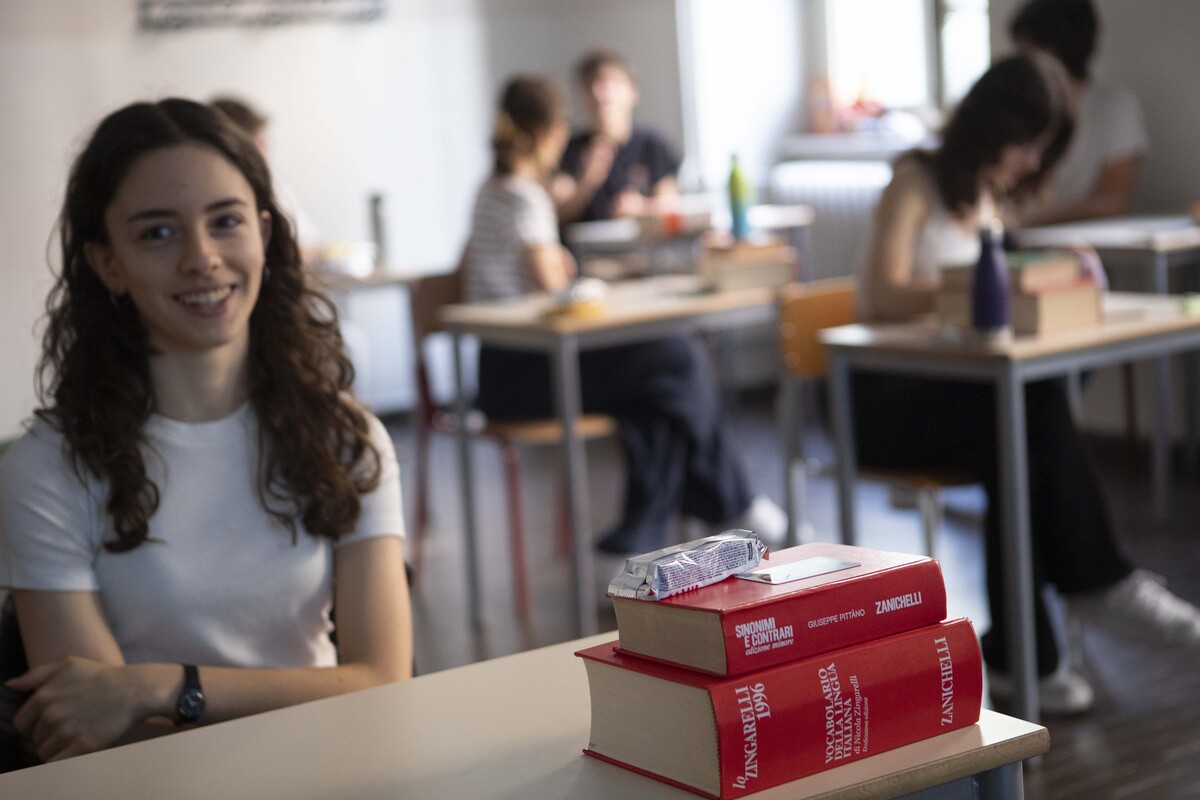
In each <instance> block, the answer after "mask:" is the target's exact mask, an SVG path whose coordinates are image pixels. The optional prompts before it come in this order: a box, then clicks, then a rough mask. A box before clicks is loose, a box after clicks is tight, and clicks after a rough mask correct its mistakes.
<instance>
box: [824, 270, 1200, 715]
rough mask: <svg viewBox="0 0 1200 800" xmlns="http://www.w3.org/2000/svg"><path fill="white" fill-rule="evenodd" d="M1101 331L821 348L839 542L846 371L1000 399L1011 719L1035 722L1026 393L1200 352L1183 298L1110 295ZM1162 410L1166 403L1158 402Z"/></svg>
mask: <svg viewBox="0 0 1200 800" xmlns="http://www.w3.org/2000/svg"><path fill="white" fill-rule="evenodd" d="M1105 311H1106V318H1105V321H1104V322H1103V323H1101V324H1099V325H1095V326H1088V327H1082V328H1076V329H1073V330H1068V331H1061V332H1056V333H1054V334H1050V335H1045V336H1040V337H1022V338H1018V339H1016V340H1014V341H1013V342H1011V343H1009V344H997V345H990V346H989V345H986V344H962V343H954V342H949V341H946V340H944V339H942V338H940V337H939V335H938V334H937V332H936V331H935V329H934V328H933V327H932V326H931V325H924V324H915V323H914V324H906V325H847V326H843V327H840V328H830V329H828V330H826V331H824V332H823V333H822V334H821V340H822V341H823V342H825V344H826V345H827V346H828V347H829V351H830V391H831V405H832V409H833V420H834V441H835V446H836V450H837V466H838V501H839V511H840V515H841V530H842V540H843V541H845V542H846V543H847V544H853V543H854V497H853V486H854V474H855V470H856V466H855V448H854V428H853V421H852V420H853V414H852V410H853V409H852V402H853V398H852V397H851V392H850V370H851V369H863V370H870V371H876V372H891V373H901V374H906V375H927V376H936V377H944V378H955V379H961V380H975V381H983V382H988V383H991V384H993V385H994V386H995V389H996V416H997V418H996V429H997V435H998V438H999V441H998V451H999V454H1000V486H1001V495H1002V496H1001V498H999V502H1000V504H1001V518H1002V520H1003V536H1004V581H1005V589H1006V606H1007V607H1006V608H1005V614H1006V620H1007V622H1008V629H1009V630H1010V631H1013V632H1015V635H1014V636H1013V642H1014V646H1013V647H1012V661H1011V663H1010V665H1009V669H1010V674H1012V675H1014V676H1016V678H1017V688H1018V692H1017V705H1016V709H1017V713H1018V714H1019V715H1020V716H1021V717H1023V718H1025V719H1029V720H1034V721H1036V720H1037V719H1038V706H1037V693H1036V691H1035V688H1036V674H1037V671H1036V666H1035V664H1036V662H1035V645H1034V622H1033V569H1032V555H1031V549H1030V539H1029V537H1030V533H1029V480H1028V465H1027V462H1026V452H1025V393H1024V386H1025V384H1026V383H1028V382H1030V381H1036V380H1040V379H1043V378H1050V377H1056V376H1065V375H1067V374H1069V373H1070V372H1072V371H1073V370H1079V369H1091V368H1095V367H1100V366H1106V365H1110V364H1119V363H1124V362H1128V361H1134V360H1139V359H1145V358H1162V357H1165V356H1168V355H1171V354H1173V353H1179V352H1186V351H1190V350H1196V349H1200V317H1192V316H1187V315H1185V314H1183V312H1182V310H1181V307H1180V302H1179V298H1177V297H1159V296H1155V295H1136V294H1118V293H1111V294H1110V295H1109V296H1108V297H1107V298H1106V299H1105ZM1162 402H1164V403H1167V402H1169V401H1168V400H1167V398H1163V400H1162ZM1168 420H1169V414H1167V413H1160V414H1158V415H1157V419H1156V423H1157V426H1158V433H1157V436H1156V439H1157V441H1158V442H1159V444H1158V446H1157V451H1158V454H1159V455H1158V457H1156V458H1155V464H1154V467H1155V470H1156V472H1157V475H1156V481H1157V482H1161V483H1163V484H1165V483H1167V481H1168V480H1169V462H1168V460H1167V458H1166V455H1167V448H1166V444H1165V442H1166V441H1167V440H1168V439H1169V430H1168V429H1167V426H1168Z"/></svg>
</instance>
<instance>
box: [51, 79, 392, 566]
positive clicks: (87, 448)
mask: <svg viewBox="0 0 1200 800" xmlns="http://www.w3.org/2000/svg"><path fill="white" fill-rule="evenodd" d="M181 144H200V145H202V146H205V147H208V148H211V149H213V150H215V151H216V152H217V153H219V154H220V155H221V156H222V157H223V158H225V159H226V160H227V161H228V162H229V163H230V164H232V165H233V166H234V167H236V168H237V169H238V171H240V172H241V173H242V175H243V176H244V177H245V178H246V180H247V182H249V184H250V186H251V188H252V189H253V190H254V197H255V201H256V203H257V205H258V208H259V210H266V211H267V212H268V213H269V214H270V215H271V237H270V241H269V242H268V244H267V248H266V260H265V270H264V277H263V284H262V289H261V292H260V294H259V297H258V302H257V303H256V305H255V307H254V311H253V312H252V314H251V316H250V352H249V370H248V373H249V382H250V384H249V396H250V403H251V405H252V407H253V410H254V413H255V414H256V416H257V418H258V426H259V443H258V444H259V447H258V450H259V461H260V463H259V474H260V476H261V479H260V484H259V498H260V500H261V502H262V504H263V507H264V508H265V509H266V510H267V511H268V512H269V513H270V514H271V515H272V516H274V517H275V518H277V519H278V520H280V521H281V522H282V523H283V524H284V525H286V526H287V527H288V528H289V529H290V530H291V531H292V535H293V537H295V536H296V535H297V533H298V527H297V523H299V524H300V525H301V526H302V527H303V529H304V530H305V531H307V532H308V533H310V534H312V535H314V536H324V537H329V538H332V539H336V538H338V537H340V536H342V535H344V534H346V533H349V532H350V531H352V530H353V529H354V526H355V524H356V523H357V521H358V515H359V508H360V504H359V497H360V495H361V494H363V493H364V492H367V491H370V490H371V489H373V488H374V487H375V486H377V485H378V483H379V475H380V456H379V452H378V451H377V450H376V448H375V446H374V445H373V444H372V443H371V441H370V437H369V429H368V420H367V416H366V414H365V412H364V411H363V410H362V409H361V408H360V407H359V406H358V405H357V404H356V403H355V401H354V399H353V397H352V396H351V394H350V385H351V383H352V381H353V378H354V369H353V367H352V365H351V363H350V360H349V359H348V358H347V357H346V354H345V352H344V350H343V347H342V340H341V335H340V333H339V332H338V324H337V311H336V309H335V307H334V305H333V303H332V302H331V301H330V300H329V299H328V298H327V297H326V296H324V295H323V294H321V293H320V292H318V291H316V290H315V289H314V288H313V287H312V286H311V285H310V284H309V282H308V280H307V279H306V277H305V274H304V271H303V269H302V267H301V263H300V254H299V249H298V247H297V245H296V240H295V237H294V235H293V233H292V230H291V226H290V225H289V223H288V221H287V217H286V216H285V215H284V214H283V213H282V212H281V211H280V208H279V205H278V204H277V203H276V201H275V197H274V194H273V192H272V190H271V177H270V172H269V170H268V168H267V164H266V161H265V160H264V159H263V156H262V154H261V153H260V152H259V150H258V148H257V147H256V146H255V145H254V143H253V142H252V141H251V140H250V139H249V138H247V137H246V136H245V135H244V134H243V133H242V132H240V131H239V130H238V129H237V128H236V127H235V126H234V125H233V124H232V123H231V122H230V121H229V120H228V119H227V118H226V117H224V116H223V115H221V114H218V113H216V112H214V111H213V110H212V109H210V108H209V107H208V106H205V105H203V104H200V103H195V102H192V101H190V100H183V99H178V98H170V99H166V100H161V101H159V102H157V103H135V104H133V105H129V106H126V107H125V108H122V109H119V110H118V111H115V112H113V113H112V114H110V115H109V116H108V117H106V118H105V119H104V120H103V121H101V123H100V125H99V126H98V127H97V128H96V131H95V133H93V135H92V138H91V140H90V141H89V142H88V144H87V146H86V147H85V148H84V150H83V152H82V153H81V154H80V155H79V157H78V159H76V161H75V164H74V166H73V167H72V169H71V173H70V177H69V179H68V183H67V191H66V198H65V200H64V202H63V208H62V213H61V215H60V217H59V220H58V234H59V240H60V245H61V248H62V264H61V272H60V273H59V274H58V275H57V278H56V281H55V283H54V286H53V288H52V289H51V291H50V295H49V297H48V298H47V300H46V311H47V317H48V322H47V325H46V331H45V334H44V338H43V342H42V356H41V360H40V362H39V364H38V373H37V374H38V395H39V398H40V402H41V408H39V409H38V411H37V415H38V416H39V417H40V418H41V419H43V420H44V421H46V422H47V423H48V424H51V425H53V426H54V427H55V428H57V429H58V430H60V431H61V432H62V434H63V437H64V440H65V448H66V450H67V455H68V457H69V458H70V460H71V463H72V465H73V468H74V470H75V472H76V474H77V475H78V476H79V477H80V479H81V480H82V479H83V476H84V473H85V472H86V473H90V474H91V475H94V476H95V477H97V478H99V479H101V480H102V481H107V483H108V486H109V497H108V502H107V510H108V513H109V515H110V517H111V519H112V525H113V538H112V539H111V540H109V541H106V542H105V547H106V548H107V549H108V550H109V551H111V552H122V551H126V550H130V549H132V548H134V547H137V546H138V545H140V544H141V543H142V542H144V541H146V540H147V538H149V523H150V518H151V517H152V516H153V515H154V512H155V511H156V510H157V508H158V501H159V490H158V487H157V486H156V485H155V484H154V482H153V481H152V480H151V479H150V478H149V477H148V475H147V472H146V463H145V460H144V457H143V449H144V447H145V445H146V442H145V438H144V434H143V427H144V425H145V423H146V420H147V418H148V417H149V416H150V414H151V413H152V412H153V411H154V409H155V398H154V390H153V387H152V385H151V382H150V368H149V357H150V355H151V353H152V349H151V345H150V341H149V337H148V334H147V331H146V328H145V326H144V325H143V324H142V321H141V319H140V317H139V315H138V312H137V309H136V308H135V307H134V306H133V303H132V302H131V301H130V300H129V299H128V298H127V297H124V298H115V297H114V296H111V295H110V294H109V292H108V290H107V289H106V288H105V286H104V284H103V283H102V282H101V281H100V279H99V277H98V276H97V275H96V273H95V271H93V269H92V268H91V267H90V266H89V265H88V263H87V261H86V258H85V255H84V246H85V244H87V243H88V242H96V243H100V244H107V243H108V232H107V230H106V229H105V225H104V212H105V210H106V209H107V208H108V206H109V204H110V203H111V202H112V200H113V197H114V196H115V195H116V193H117V190H118V188H119V187H120V185H121V182H122V181H123V180H124V179H125V176H126V175H127V174H128V173H129V170H130V168H131V167H132V165H133V164H134V162H135V161H137V160H138V159H139V158H141V157H142V156H143V155H145V154H147V153H149V152H151V151H154V150H159V149H162V148H166V147H172V146H176V145H181Z"/></svg>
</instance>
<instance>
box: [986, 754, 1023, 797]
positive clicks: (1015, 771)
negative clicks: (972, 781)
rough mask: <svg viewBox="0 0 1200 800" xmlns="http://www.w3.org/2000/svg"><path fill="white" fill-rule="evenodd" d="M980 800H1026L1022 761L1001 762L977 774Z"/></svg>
mask: <svg viewBox="0 0 1200 800" xmlns="http://www.w3.org/2000/svg"><path fill="white" fill-rule="evenodd" d="M975 778H976V780H977V781H978V782H979V800H1024V797H1025V777H1024V775H1022V774H1021V764H1020V762H1017V763H1014V764H1001V765H1000V766H998V767H994V768H992V769H989V770H985V771H984V772H981V773H979V774H978V775H976V776H975Z"/></svg>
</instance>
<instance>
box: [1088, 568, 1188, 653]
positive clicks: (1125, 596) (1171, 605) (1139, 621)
mask: <svg viewBox="0 0 1200 800" xmlns="http://www.w3.org/2000/svg"><path fill="white" fill-rule="evenodd" d="M1067 608H1068V610H1069V612H1070V613H1071V614H1074V615H1076V616H1077V617H1078V618H1079V619H1081V620H1083V621H1084V622H1085V623H1087V624H1092V625H1098V626H1101V627H1105V628H1107V629H1109V630H1111V631H1115V632H1117V633H1121V634H1126V635H1133V636H1140V637H1146V636H1150V637H1153V638H1157V639H1161V640H1163V641H1166V642H1170V643H1172V644H1190V645H1200V609H1198V608H1196V607H1195V606H1194V605H1192V604H1191V603H1189V602H1188V601H1186V600H1184V599H1183V598H1181V597H1178V596H1176V595H1174V594H1172V593H1171V592H1170V591H1169V590H1168V589H1167V587H1166V581H1165V580H1164V579H1163V578H1162V576H1161V575H1155V574H1154V573H1152V572H1147V571H1146V570H1142V569H1139V570H1134V571H1133V573H1131V574H1130V575H1129V577H1127V578H1124V579H1123V580H1121V581H1119V582H1118V583H1116V584H1114V585H1113V586H1110V587H1109V588H1108V589H1105V590H1104V591H1101V592H1095V593H1092V594H1087V595H1075V596H1071V597H1068V598H1067Z"/></svg>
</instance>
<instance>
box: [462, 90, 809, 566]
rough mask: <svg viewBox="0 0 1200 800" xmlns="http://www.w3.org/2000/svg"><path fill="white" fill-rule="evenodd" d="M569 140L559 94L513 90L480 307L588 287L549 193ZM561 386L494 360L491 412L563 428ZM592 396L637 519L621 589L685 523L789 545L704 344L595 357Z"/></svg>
mask: <svg viewBox="0 0 1200 800" xmlns="http://www.w3.org/2000/svg"><path fill="white" fill-rule="evenodd" d="M567 137H568V127H567V121H566V113H565V107H564V103H563V100H562V96H561V94H560V92H559V90H558V88H557V87H556V86H555V85H554V84H553V83H551V82H550V81H548V80H546V79H544V78H541V77H537V76H529V75H523V76H518V77H516V78H514V79H513V80H511V81H510V82H509V84H508V85H507V86H506V87H505V89H504V91H503V94H502V96H501V103H500V110H499V112H498V113H497V117H496V124H495V133H494V136H493V139H492V147H493V150H494V153H495V166H494V170H493V173H492V175H491V177H489V178H488V180H487V181H486V182H485V183H484V184H483V186H482V187H481V188H480V190H479V195H478V198H477V199H476V202H475V209H474V215H473V219H472V226H471V237H470V240H469V242H468V244H467V249H466V253H465V254H464V258H463V269H464V271H465V274H464V285H465V291H466V296H467V299H468V300H470V301H483V300H500V299H504V298H512V297H519V296H521V295H524V294H528V293H531V292H559V291H562V290H563V289H564V288H566V287H567V286H568V285H569V284H570V282H571V281H572V280H573V279H574V276H575V262H574V260H573V259H572V258H571V256H570V254H569V253H568V252H567V251H566V249H565V248H563V246H562V245H561V244H560V242H559V238H558V227H557V220H556V217H555V211H554V204H553V201H552V200H551V198H550V195H549V193H548V192H547V189H546V183H547V181H548V180H549V178H550V176H551V175H552V174H553V172H554V169H555V167H556V165H557V163H558V159H559V156H560V154H561V152H562V149H563V146H564V145H565V144H566V142H567ZM549 386H550V376H549V364H548V361H547V359H546V357H545V356H544V355H541V354H533V353H522V352H514V351H508V350H502V349H498V348H493V347H484V348H482V350H481V352H480V355H479V396H478V399H477V405H478V407H479V408H480V409H481V410H482V411H483V412H485V413H486V414H488V415H489V416H491V417H493V418H498V419H521V418H534V417H544V416H550V415H551V413H552V409H551V397H550V393H549ZM580 389H581V395H582V401H583V410H584V411H585V412H595V413H604V414H608V415H611V416H613V417H615V418H616V419H617V422H618V425H619V428H620V439H621V444H622V446H623V449H624V451H625V454H626V463H627V467H626V470H627V479H626V487H625V503H624V510H623V513H622V516H621V519H620V521H619V522H618V524H617V525H616V527H615V528H614V529H613V530H612V531H610V532H609V533H607V534H606V535H605V536H604V537H603V538H602V539H601V540H600V542H599V543H598V548H599V551H600V554H601V555H602V556H604V555H608V556H611V557H610V558H605V557H602V558H600V559H598V561H599V563H600V567H599V568H600V569H602V570H604V571H605V572H607V573H609V577H611V574H612V573H615V572H616V571H617V570H618V569H619V562H620V563H623V561H622V560H623V559H624V558H625V557H626V556H628V555H631V554H636V553H643V552H647V551H650V550H655V549H658V548H660V547H663V546H665V545H666V544H667V523H668V522H669V520H670V519H671V517H672V516H673V515H675V514H677V513H682V514H684V515H686V516H689V517H694V518H698V519H700V520H703V521H705V522H708V523H712V524H713V525H714V526H724V527H744V528H749V529H751V530H754V531H755V532H757V533H758V534H759V535H760V536H762V537H763V538H764V539H766V540H767V541H769V542H772V543H776V542H778V541H780V540H781V539H782V537H783V533H784V530H785V527H786V521H785V519H784V516H783V513H782V511H780V509H779V508H778V506H776V505H775V504H774V503H772V502H771V501H770V500H769V499H767V498H766V497H765V496H761V495H759V496H756V495H754V494H753V493H752V492H751V490H750V487H749V486H748V484H747V481H746V475H745V471H744V468H743V466H742V464H741V462H740V460H739V458H738V456H737V453H736V448H735V447H734V444H733V441H732V438H731V435H730V431H729V429H728V428H727V426H726V425H725V423H724V420H723V415H722V411H721V403H720V398H719V395H718V392H717V388H716V382H715V380H714V378H713V372H712V366H711V364H710V362H709V358H708V355H707V353H706V351H705V350H704V349H703V347H702V346H701V344H700V343H699V342H698V341H696V340H695V339H694V338H690V337H675V338H669V339H660V340H656V341H649V342H638V343H635V344H629V345H622V346H617V347H610V348H603V349H599V350H589V351H587V352H585V353H583V354H582V355H581V356H580ZM605 583H607V579H606V580H605Z"/></svg>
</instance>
